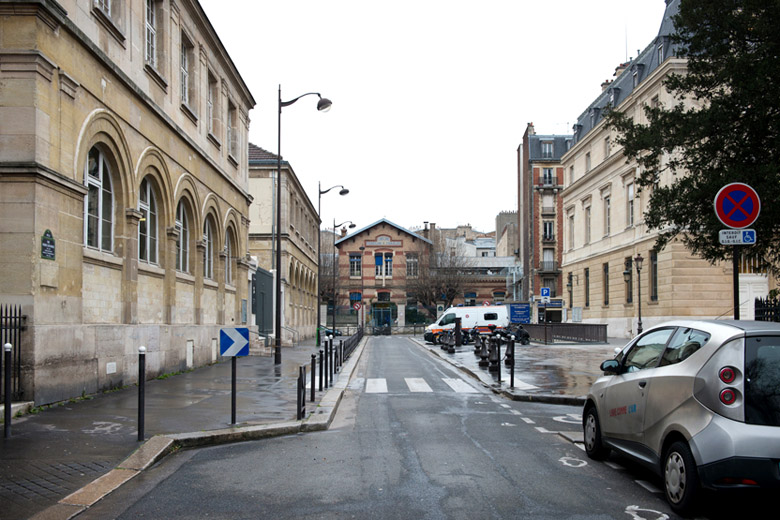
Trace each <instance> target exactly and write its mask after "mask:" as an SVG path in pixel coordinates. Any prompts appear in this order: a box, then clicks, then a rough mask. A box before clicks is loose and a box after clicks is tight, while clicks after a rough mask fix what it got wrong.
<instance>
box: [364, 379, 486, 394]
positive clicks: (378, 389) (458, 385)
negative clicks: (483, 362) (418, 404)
mask: <svg viewBox="0 0 780 520" xmlns="http://www.w3.org/2000/svg"><path fill="white" fill-rule="evenodd" d="M441 380H442V381H443V382H444V383H445V384H446V385H447V387H449V389H450V390H452V391H453V392H456V393H459V394H476V393H479V390H477V389H476V388H474V387H473V386H471V385H470V384H468V383H467V382H466V381H463V380H462V379H455V378H446V377H443V378H441ZM404 383H405V384H406V388H405V389H403V390H405V391H408V392H410V393H432V392H434V389H433V388H432V387H431V385H430V384H429V383H428V381H426V380H425V379H424V378H422V377H406V378H404ZM397 385H398V383H396V389H394V391H396V390H399V389H398V388H397ZM434 386H437V385H434ZM438 387H439V391H441V390H443V387H442V386H441V385H438ZM364 392H365V393H367V394H386V393H388V392H389V390H388V387H387V379H385V378H367V379H366V385H365V388H364Z"/></svg>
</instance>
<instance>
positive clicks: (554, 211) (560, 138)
mask: <svg viewBox="0 0 780 520" xmlns="http://www.w3.org/2000/svg"><path fill="white" fill-rule="evenodd" d="M571 144H572V138H571V136H567V135H537V134H536V131H535V130H534V124H533V123H528V126H527V127H526V130H525V133H524V134H523V142H522V143H521V145H520V147H519V148H518V204H517V207H518V208H519V210H518V221H519V225H518V241H519V250H520V258H521V261H522V265H523V276H522V287H521V288H520V291H519V292H520V295H521V299H522V300H523V301H531V300H532V298H533V297H534V296H539V294H540V289H541V288H542V287H547V288H549V289H550V295H551V297H552V298H553V299H555V301H556V302H557V303H558V304H559V303H560V302H561V300H560V298H561V297H562V296H563V293H562V289H563V283H564V282H563V281H562V276H561V258H562V253H563V240H562V238H563V233H562V230H563V211H562V209H563V204H562V202H563V199H562V197H561V191H562V190H563V175H564V173H563V172H564V170H563V166H562V165H561V157H562V156H563V155H564V154H565V153H566V152H567V151H568V149H569V147H570V146H571ZM548 316H549V317H550V318H551V319H552V320H554V321H560V320H561V319H562V315H561V312H560V310H559V307H556V310H553V311H552V312H550V313H548Z"/></svg>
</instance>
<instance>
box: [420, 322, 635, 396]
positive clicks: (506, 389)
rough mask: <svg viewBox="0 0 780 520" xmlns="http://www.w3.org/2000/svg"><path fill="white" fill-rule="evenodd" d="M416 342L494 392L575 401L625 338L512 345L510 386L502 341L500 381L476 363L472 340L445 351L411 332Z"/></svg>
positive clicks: (622, 345) (623, 344)
mask: <svg viewBox="0 0 780 520" xmlns="http://www.w3.org/2000/svg"><path fill="white" fill-rule="evenodd" d="M412 339H413V341H415V342H416V343H417V344H418V345H420V346H421V347H423V348H425V349H427V350H428V351H430V352H431V353H433V354H434V355H436V356H439V357H440V358H442V359H443V360H445V361H447V362H448V363H450V364H452V365H453V366H456V367H458V368H459V369H460V370H462V371H463V372H465V373H467V374H469V375H471V376H472V377H474V378H476V379H478V380H480V381H481V382H482V383H483V384H485V385H486V386H488V387H490V388H492V389H493V391H494V392H497V393H500V394H503V395H505V396H506V397H507V398H509V399H512V400H515V401H536V402H546V403H553V404H568V405H575V406H579V405H582V404H584V403H585V396H586V395H587V393H588V390H589V389H590V386H591V385H592V384H593V382H594V381H595V380H596V379H598V378H599V377H600V376H601V374H602V372H601V370H600V369H599V367H600V366H601V363H602V361H605V360H607V359H612V358H613V357H614V356H615V352H614V351H615V348H616V347H620V348H622V347H624V346H625V345H626V344H627V343H628V342H629V340H628V339H622V338H608V339H607V343H555V344H550V345H544V344H542V343H535V342H531V344H530V345H520V344H516V345H515V358H516V359H515V386H514V388H512V387H510V368H509V367H507V366H506V365H505V364H504V361H503V359H504V356H505V355H506V350H507V347H506V345H502V347H501V358H502V361H501V382H500V383H499V382H498V374H497V373H494V372H489V371H488V369H487V368H486V367H484V368H483V367H480V366H479V361H480V357H479V356H478V355H475V354H474V344H473V343H469V344H468V345H463V346H461V347H456V348H455V353H454V354H449V353H448V352H447V351H446V350H445V349H442V348H441V345H432V344H430V343H427V342H426V341H424V340H423V339H422V338H421V337H415V338H412Z"/></svg>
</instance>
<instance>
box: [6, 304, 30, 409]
mask: <svg viewBox="0 0 780 520" xmlns="http://www.w3.org/2000/svg"><path fill="white" fill-rule="evenodd" d="M26 321H27V316H24V315H23V314H22V307H21V306H20V305H2V306H0V398H2V399H5V390H4V389H5V382H4V381H3V378H4V377H5V373H6V370H5V369H6V367H5V366H4V365H3V363H4V362H5V361H4V358H5V356H4V355H3V354H2V353H1V352H2V349H3V345H5V344H6V343H10V344H11V347H12V348H11V399H13V400H14V401H19V400H21V399H22V397H23V396H22V394H23V392H22V348H21V343H22V332H23V331H24V330H25V329H26V327H25V323H26Z"/></svg>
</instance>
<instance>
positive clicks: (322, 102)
mask: <svg viewBox="0 0 780 520" xmlns="http://www.w3.org/2000/svg"><path fill="white" fill-rule="evenodd" d="M305 96H317V97H318V98H319V101H317V110H319V111H320V112H327V111H328V110H330V107H331V105H332V104H333V103H331V101H330V100H329V99H327V98H324V97H322V96H321V95H320V93H319V92H307V93H306V94H301V95H300V96H298V97H297V98H295V99H291V100H290V101H282V86H281V85H279V113H278V118H277V134H276V139H277V141H276V145H277V146H276V177H277V179H276V309H275V311H276V312H275V316H274V318H275V319H274V333H275V335H276V337H275V338H274V339H275V344H276V346H275V349H274V364H276V365H280V364H281V363H282V108H283V107H288V106H290V105H292V104H293V103H295V102H296V101H298V100H299V99H301V98H302V97H305ZM317 260H318V261H319V258H318V259H317Z"/></svg>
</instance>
